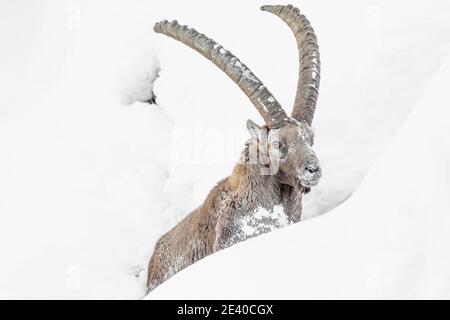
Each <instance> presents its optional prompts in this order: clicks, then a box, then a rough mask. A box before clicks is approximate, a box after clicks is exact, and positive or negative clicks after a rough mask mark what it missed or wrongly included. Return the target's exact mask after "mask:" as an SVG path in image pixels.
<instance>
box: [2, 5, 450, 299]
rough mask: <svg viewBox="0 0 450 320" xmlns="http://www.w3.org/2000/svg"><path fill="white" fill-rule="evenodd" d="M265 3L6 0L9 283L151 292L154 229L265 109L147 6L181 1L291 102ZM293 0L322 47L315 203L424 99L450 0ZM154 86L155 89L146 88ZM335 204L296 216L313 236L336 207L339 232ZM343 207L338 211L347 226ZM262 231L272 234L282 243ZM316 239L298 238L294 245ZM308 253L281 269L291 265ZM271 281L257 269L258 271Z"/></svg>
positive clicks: (102, 293)
mask: <svg viewBox="0 0 450 320" xmlns="http://www.w3.org/2000/svg"><path fill="white" fill-rule="evenodd" d="M269 3H270V2H269ZM280 3H282V2H280ZM221 4H222V3H221ZM263 4H267V1H266V0H252V1H228V2H226V5H225V4H223V5H218V2H217V1H207V0H202V1H196V2H195V3H193V2H191V1H181V0H164V1H163V0H128V1H108V0H98V1H91V0H77V1H55V0H41V1H39V2H37V1H36V2H33V1H25V0H22V1H2V2H1V3H0V25H1V28H0V43H1V50H0V87H1V88H2V91H1V95H0V259H1V262H2V264H1V265H0V297H1V298H22V299H24V298H58V299H67V298H83V299H89V298H104V299H105V298H141V297H143V296H144V295H145V281H146V268H147V263H148V260H149V257H150V256H151V254H152V250H153V246H154V243H155V242H156V240H157V239H158V237H160V236H161V235H162V234H163V233H164V232H166V231H167V230H169V229H170V228H171V227H172V226H173V225H174V224H176V223H177V222H179V221H180V220H181V219H182V218H183V217H184V216H185V215H186V214H187V213H188V212H191V211H192V210H193V209H194V208H196V207H197V206H199V205H200V203H201V202H202V201H203V200H204V199H205V197H206V195H207V193H208V192H209V190H210V189H211V187H212V186H214V185H215V184H216V182H217V181H219V180H220V179H222V178H224V177H226V176H227V175H229V174H230V172H231V170H232V168H233V166H234V164H235V162H236V160H237V159H238V157H239V153H240V151H241V150H242V147H243V145H244V142H245V141H246V139H248V132H247V130H246V129H245V121H246V120H247V119H249V118H250V119H253V120H254V121H256V122H258V123H260V121H261V120H260V117H259V115H258V114H257V112H256V110H255V109H254V108H252V107H251V104H250V103H249V102H248V99H247V98H246V97H245V95H243V94H242V93H241V92H240V91H239V90H238V89H237V88H236V86H235V85H234V84H233V83H232V82H231V81H230V80H229V79H228V78H227V77H226V76H224V75H223V74H222V73H221V72H220V71H219V70H217V68H216V67H215V66H213V65H212V64H210V63H207V61H205V60H204V58H203V57H201V56H199V55H198V54H197V53H195V52H193V51H192V50H190V49H188V48H184V47H182V46H180V44H179V43H176V42H175V41H173V40H171V39H166V38H164V37H161V36H160V35H157V34H155V33H154V32H153V30H152V27H153V24H154V23H155V22H156V21H160V20H161V19H178V20H179V21H180V23H185V24H188V25H190V26H192V27H195V28H197V29H198V30H201V31H202V32H205V33H206V34H207V35H209V36H211V37H212V38H214V39H216V40H217V41H219V42H220V43H221V44H222V45H224V46H225V47H226V48H228V49H230V50H232V52H233V53H235V54H236V55H237V56H239V57H240V58H241V59H242V60H243V61H244V62H245V63H246V64H248V66H249V67H251V68H252V70H253V71H254V72H255V74H257V75H258V77H260V78H261V80H263V81H264V83H265V85H267V87H268V88H270V89H271V91H272V92H273V93H274V95H275V96H276V97H277V99H278V100H279V101H280V103H282V104H283V105H284V106H286V108H287V111H288V112H289V111H290V106H291V105H292V101H293V99H294V96H295V92H294V91H295V90H294V88H295V84H296V82H297V75H298V73H297V72H298V65H297V62H298V61H297V59H298V58H297V50H296V47H295V40H294V39H293V37H292V34H291V32H290V31H289V30H288V29H287V28H286V26H284V25H283V23H282V22H281V21H279V20H278V19H276V18H275V17H273V16H270V15H267V14H264V13H263V12H261V11H260V10H259V7H260V6H261V5H263ZM294 4H296V5H298V6H299V7H300V9H301V10H302V11H303V12H304V13H305V14H306V15H307V17H308V18H309V19H310V20H311V22H312V23H313V26H314V28H315V31H316V33H317V35H318V38H319V43H320V48H321V56H322V64H323V68H322V70H323V71H322V80H321V89H320V96H319V104H318V109H317V113H316V121H315V123H314V127H315V131H316V145H315V151H316V152H317V154H318V156H319V159H320V161H321V163H322V167H323V171H324V176H323V178H322V181H321V184H320V185H319V186H317V187H316V188H314V190H313V191H312V192H311V193H310V194H309V195H308V197H305V202H304V208H305V210H304V217H305V218H308V217H314V216H317V215H320V214H323V213H325V212H327V211H329V210H330V209H333V208H334V207H336V206H337V205H338V204H339V203H342V202H343V201H344V200H345V199H347V198H348V197H349V196H350V195H351V194H352V192H353V191H354V190H355V189H356V187H357V186H358V185H359V183H360V182H361V180H362V178H363V177H364V176H365V174H366V173H367V170H368V168H369V167H370V165H371V164H372V163H373V161H374V160H375V159H376V158H377V157H378V156H379V154H380V153H381V151H382V150H383V149H384V147H385V145H386V144H387V143H388V142H389V141H390V140H391V138H392V136H393V135H394V133H395V132H396V130H397V129H398V128H399V127H400V125H401V124H402V123H403V121H404V120H405V118H406V117H407V115H408V114H409V112H410V111H411V109H412V108H413V106H414V105H415V104H416V103H417V100H418V99H419V97H420V95H421V94H422V93H423V91H424V89H425V88H426V86H427V85H428V84H429V82H430V81H431V78H432V77H433V75H434V74H435V73H436V71H437V70H438V69H439V67H440V65H441V64H442V61H443V59H444V58H445V56H446V54H447V53H448V52H449V49H450V38H449V37H448V34H450V23H449V19H448V17H449V12H450V2H449V1H446V0H435V1H428V2H427V3H426V4H425V3H424V2H423V0H404V1H395V2H393V1H376V2H374V1H360V0H341V1H335V0H321V1H315V0H303V1H301V2H297V3H294ZM230 21H233V23H230ZM219 22H220V23H219ZM158 70H159V71H160V72H159V75H160V77H159V78H158V80H157V81H156V82H155V83H154V86H153V83H152V81H153V80H154V78H155V76H156V72H157V71H158ZM152 90H153V91H154V92H155V93H156V95H157V103H158V106H154V105H148V104H146V103H142V102H139V101H145V100H148V98H149V96H148V95H149V93H150V92H151V91H152ZM430 106H431V105H430ZM433 107H434V106H433ZM424 130H425V129H424ZM425 131H426V130H425ZM424 135H425V136H427V135H426V132H424ZM422 167H425V166H422ZM424 175H425V174H424ZM420 179H422V178H420ZM420 179H418V180H420ZM421 186H422V189H423V190H422V191H421V192H425V191H426V188H429V186H425V185H421ZM336 215H337V214H336ZM334 216H335V214H332V215H331V216H330V217H323V218H321V219H319V220H317V221H314V223H312V224H311V227H308V226H309V225H310V223H309V222H306V223H305V224H304V225H303V226H301V232H300V231H296V230H297V227H294V228H292V229H291V228H290V229H287V230H286V234H289V233H290V232H291V233H292V235H293V236H294V235H297V233H299V234H300V233H301V234H305V235H302V237H306V234H307V233H308V231H305V230H308V228H313V227H312V226H313V225H314V226H315V225H316V223H317V224H324V225H325V224H326V226H328V230H327V229H325V230H326V232H328V233H326V232H325V231H323V232H320V234H321V235H322V237H323V239H322V238H320V240H321V243H320V245H322V246H325V247H326V246H327V245H331V244H329V243H328V240H329V239H333V238H332V236H331V235H332V234H333V232H336V234H337V235H341V233H342V234H344V235H346V234H347V231H346V229H342V226H341V225H342V222H341V221H342V220H343V218H339V219H336V220H334V219H335V218H334ZM423 216H424V217H426V214H425V213H424V214H423ZM330 220H331V221H330ZM350 220H351V219H350V218H349V221H350ZM327 221H330V222H327ZM332 221H338V222H339V226H340V227H337V226H336V231H333V230H334V229H335V228H334V227H332V223H333V222H332ZM352 221H353V220H352ZM386 223H387V222H386ZM349 225H352V226H353V224H350V223H349ZM321 228H322V227H321ZM323 228H326V227H323ZM317 229H318V230H319V229H320V228H319V227H317ZM424 229H426V226H424ZM310 232H311V233H315V232H318V231H315V229H314V231H310ZM329 233H330V234H331V235H330V234H329ZM281 234H283V235H284V234H285V233H284V231H283V232H282V233H281ZM281 234H276V233H275V234H271V235H270V236H269V238H267V239H272V236H273V237H274V239H277V237H281ZM337 235H335V237H337ZM399 236H400V235H399ZM355 238H356V240H354V241H355V242H359V241H361V240H360V239H358V238H357V237H356V236H355ZM302 239H303V238H302ZM305 239H309V238H305ZM311 239H314V238H311ZM262 241H265V240H262ZM267 241H268V243H270V244H271V245H270V246H267V250H269V252H270V251H278V250H282V248H286V245H284V246H281V247H277V246H276V245H277V241H276V240H274V242H273V244H274V245H272V240H270V241H269V240H267ZM279 241H280V243H283V244H284V243H285V241H284V240H283V241H281V239H280V240H279ZM295 241H297V240H295ZM311 241H318V240H317V239H316V240H311ZM333 241H336V240H335V239H333ZM349 241H350V240H349ZM252 243H253V242H250V243H249V244H248V245H252ZM308 243H309V242H308ZM245 245H247V244H245ZM309 245H312V244H309ZM318 245H319V244H318ZM258 246H259V245H258ZM307 248H310V247H303V249H302V246H300V245H299V243H295V245H294V252H297V251H300V250H308V249H307ZM310 249H311V250H312V249H313V248H312V247H311V248H310ZM315 249H316V248H315ZM283 250H284V249H283ZM316 251H317V250H316ZM223 254H224V255H225V254H228V253H227V252H224V253H223ZM230 254H231V252H230ZM274 254H275V253H274V252H272V253H271V255H272V256H274ZM358 254H360V253H358ZM233 255H234V254H233ZM302 255H304V253H303V254H302ZM324 255H325V256H328V254H327V253H326V252H324ZM252 257H253V258H254V256H253V255H252ZM214 259H216V258H215V257H214ZM212 261H214V260H212ZM312 262H313V261H312ZM312 262H311V263H312ZM304 264H305V261H304V260H303V259H302V260H301V263H298V264H291V265H290V266H289V265H286V266H285V268H283V269H282V270H279V269H274V270H273V273H276V274H280V275H282V274H284V273H285V272H286V273H287V274H292V273H295V274H298V273H299V271H297V270H298V269H300V266H303V265H304ZM226 265H227V266H228V267H227V268H232V266H230V265H229V264H228V263H227V264H226ZM311 266H314V268H313V267H311V269H310V270H315V268H318V267H316V266H315V265H314V264H311ZM199 267H200V266H199ZM236 267H238V266H236ZM303 268H304V267H303ZM194 270H196V268H194ZM305 271H306V269H305ZM318 271H320V268H319V269H318ZM189 272H190V271H189ZM192 272H195V271H192ZM374 272H375V274H376V272H378V271H374ZM244 274H245V273H244ZM193 279H194V278H193ZM237 279H239V278H237ZM312 279H315V278H314V276H312ZM180 281H181V280H180ZM324 281H325V279H324ZM267 282H268V281H265V280H264V279H261V286H268V284H267ZM271 282H274V281H271ZM174 283H179V282H178V281H175V280H174ZM324 283H325V282H324ZM332 284H333V283H330V287H332ZM168 285H171V282H170V283H168ZM272 285H276V283H275V284H272ZM302 285H303V286H304V283H303V282H302ZM219 287H220V286H219ZM295 287H298V286H297V285H295ZM186 288H187V287H186ZM268 288H270V286H269V287H268ZM241 289H242V288H240V291H241V292H242V294H244V293H245V290H243V289H242V290H241ZM161 290H165V289H164V288H161ZM264 291H265V289H264V290H261V291H260V292H261V294H263V293H264ZM162 292H164V291H161V293H160V294H163V293H162ZM279 292H284V291H279ZM233 293H234V291H233ZM321 293H322V291H321ZM156 294H157V293H155V295H156Z"/></svg>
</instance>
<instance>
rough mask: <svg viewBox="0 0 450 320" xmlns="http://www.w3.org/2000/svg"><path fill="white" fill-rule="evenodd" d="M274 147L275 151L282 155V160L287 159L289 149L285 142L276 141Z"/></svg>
mask: <svg viewBox="0 0 450 320" xmlns="http://www.w3.org/2000/svg"><path fill="white" fill-rule="evenodd" d="M272 147H273V148H274V149H276V150H278V152H279V153H280V158H281V159H282V160H283V159H286V157H287V154H288V148H287V146H286V145H285V144H284V143H283V142H281V141H279V140H276V141H274V142H272Z"/></svg>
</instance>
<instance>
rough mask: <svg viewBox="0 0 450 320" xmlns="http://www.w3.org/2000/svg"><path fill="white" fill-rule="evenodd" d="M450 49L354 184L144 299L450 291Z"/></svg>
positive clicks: (446, 294) (443, 294) (444, 294)
mask: <svg viewBox="0 0 450 320" xmlns="http://www.w3.org/2000/svg"><path fill="white" fill-rule="evenodd" d="M449 81H450V57H449V58H448V59H447V61H446V63H445V65H444V66H443V67H442V69H441V70H440V72H439V73H438V74H437V75H436V76H435V78H434V80H433V81H432V83H431V84H430V86H429V88H428V89H427V91H426V93H425V94H424V95H423V96H422V98H421V100H420V103H419V104H418V105H417V107H416V108H415V110H414V111H413V113H412V114H411V116H410V117H409V119H408V120H407V122H406V124H405V125H404V126H403V128H402V129H401V131H400V132H399V134H398V135H397V137H396V138H395V139H394V141H393V142H392V143H391V144H390V145H389V147H388V149H387V150H386V151H385V152H384V154H383V156H382V157H381V158H380V159H379V161H378V162H377V163H376V164H375V165H374V167H373V168H372V169H371V171H370V173H369V175H368V176H367V178H366V179H365V180H364V182H363V183H362V185H361V186H360V188H359V189H358V190H357V191H356V192H355V193H354V195H353V196H352V197H351V198H350V199H349V200H348V201H347V202H345V203H344V204H343V205H341V206H339V207H338V208H336V209H335V210H333V211H332V212H330V213H329V214H327V215H323V216H321V217H319V218H316V219H312V220H308V221H306V222H303V223H300V224H297V225H294V226H291V227H287V228H286V229H282V230H279V231H277V232H273V233H270V234H266V235H264V236H261V237H259V238H255V239H252V240H248V241H246V242H244V243H241V244H238V245H236V246H235V247H232V248H230V249H227V250H224V251H222V252H219V253H216V254H214V255H212V256H210V257H207V258H206V259H204V260H202V261H200V262H198V263H197V264H194V265H193V266H191V267H189V268H187V269H186V270H184V271H182V272H180V273H179V274H177V275H175V276H174V277H173V278H172V279H171V280H169V281H167V282H166V283H164V284H162V285H161V286H160V287H158V288H157V289H155V291H154V292H152V293H151V294H150V295H149V296H148V298H156V299H159V298H185V299H187V298H189V299H197V298H199V299H201V298H234V299H236V298H260V299H278V298H286V299H290V298H297V299H311V298H345V299H347V298H394V299H395V298H450V250H449V248H450V214H449V212H450V198H449V196H448V195H449V191H450V165H449V163H450V109H449V108H448V105H449V103H450V95H449V94H448V90H447V86H448V83H449Z"/></svg>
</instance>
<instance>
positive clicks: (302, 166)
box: [247, 118, 322, 189]
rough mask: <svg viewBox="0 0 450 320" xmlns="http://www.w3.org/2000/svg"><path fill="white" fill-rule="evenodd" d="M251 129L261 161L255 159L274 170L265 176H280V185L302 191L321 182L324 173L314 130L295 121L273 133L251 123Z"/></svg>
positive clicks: (249, 121) (269, 170) (249, 128)
mask: <svg viewBox="0 0 450 320" xmlns="http://www.w3.org/2000/svg"><path fill="white" fill-rule="evenodd" d="M247 129H248V130H249V132H250V134H251V136H252V138H253V139H254V141H255V142H256V143H257V155H258V158H256V157H255V159H257V160H258V161H260V162H261V163H262V164H267V168H270V169H268V170H267V171H262V172H261V173H262V174H266V175H269V174H273V175H277V180H278V181H279V182H280V183H282V184H287V185H290V186H291V187H293V188H299V189H301V188H303V189H305V188H310V187H313V186H315V185H316V184H317V183H318V182H319V179H320V177H321V175H322V171H321V169H320V166H319V160H318V159H317V157H316V155H315V153H314V151H313V150H312V145H313V143H314V131H313V129H312V127H311V126H309V125H308V124H306V123H305V122H300V121H297V120H295V119H292V118H291V119H289V121H287V122H286V123H285V124H284V125H283V126H281V127H280V128H277V129H270V128H268V127H263V128H261V127H259V126H258V125H256V124H255V123H254V122H253V121H251V120H248V122H247Z"/></svg>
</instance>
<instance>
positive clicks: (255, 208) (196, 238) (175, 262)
mask: <svg viewBox="0 0 450 320" xmlns="http://www.w3.org/2000/svg"><path fill="white" fill-rule="evenodd" d="M261 10H263V11H268V12H271V13H273V14H275V15H277V16H278V17H280V18H281V19H282V20H283V21H284V22H285V23H286V24H287V25H288V26H289V27H290V28H291V30H292V31H293V33H294V35H295V39H296V40H297V47H298V51H299V61H300V70H299V79H298V84H297V93H296V97H295V101H294V107H293V111H292V115H291V117H289V116H288V115H287V114H286V112H285V111H284V110H283V108H282V107H281V105H280V104H279V103H278V102H277V100H276V99H275V98H274V96H273V95H272V94H271V93H270V92H269V90H268V89H267V88H266V87H265V86H264V85H263V84H262V82H261V81H260V80H259V79H258V78H257V77H256V76H255V75H254V74H253V73H252V72H251V70H250V69H249V68H248V67H247V66H246V65H245V64H243V63H242V62H241V61H240V60H239V59H238V58H237V57H235V56H234V55H233V54H232V53H231V52H230V51H228V50H225V49H224V48H223V47H222V46H221V45H219V44H217V43H216V42H215V41H213V40H212V39H210V38H208V37H206V36H205V35H204V34H201V33H198V32H197V31H196V30H194V29H189V28H188V27H186V26H181V25H179V24H178V22H177V21H172V22H168V21H167V20H164V21H162V22H159V23H156V24H155V26H154V30H155V32H157V33H162V34H165V35H166V36H169V37H171V38H174V39H176V40H178V41H180V42H182V43H184V44H185V45H187V46H189V47H191V48H192V49H194V50H196V51H198V52H199V53H201V54H202V55H203V56H204V57H205V58H207V59H208V60H210V61H212V62H213V63H214V64H215V65H216V66H218V67H219V68H220V69H221V70H222V71H223V72H225V74H226V75H228V76H229V77H230V78H231V79H232V80H233V81H234V82H235V83H236V84H237V85H238V86H239V88H240V89H241V90H242V91H243V92H244V93H245V94H246V95H247V96H248V98H249V99H250V101H251V102H252V103H253V105H254V106H255V107H256V109H257V110H258V111H259V113H260V114H261V116H262V117H263V119H264V121H265V125H264V126H262V127H259V126H258V125H256V124H255V123H254V122H252V121H251V120H248V121H247V128H248V131H249V132H250V136H251V138H250V139H249V140H248V141H247V142H246V144H245V148H244V150H243V152H242V155H241V159H240V161H239V162H238V164H237V165H236V166H235V168H234V170H233V173H232V174H231V176H230V177H228V178H226V179H224V180H222V181H220V182H219V183H218V184H217V185H216V186H215V187H214V188H213V189H212V190H211V191H210V193H209V195H208V196H207V198H206V200H205V202H204V203H203V205H202V206H200V207H199V208H197V209H196V210H194V211H193V212H192V213H190V214H189V215H188V216H187V217H186V218H185V219H184V220H183V221H181V222H180V223H179V224H178V225H176V226H175V227H174V228H173V229H172V230H170V231H169V232H167V233H166V234H165V235H164V236H162V237H161V239H160V240H159V241H158V242H157V244H156V246H155V250H154V253H153V256H152V257H151V259H150V263H149V269H148V280H147V281H148V282H147V286H148V288H149V290H152V289H153V288H155V287H156V286H158V285H159V284H161V283H162V282H163V281H165V280H167V279H168V278H169V277H171V276H172V275H173V274H175V273H176V272H178V271H180V270H181V269H183V268H185V267H187V266H189V265H191V264H193V263H194V262H196V261H197V260H199V259H201V258H203V257H205V256H207V255H209V254H211V253H213V252H216V251H218V250H220V249H223V248H226V247H228V246H230V245H232V244H234V243H236V242H239V241H242V240H245V239H247V238H250V237H253V236H256V235H258V234H261V233H264V232H267V231H270V230H271V229H273V228H278V227H281V226H283V225H285V224H288V223H295V222H298V221H299V220H300V216H301V212H302V205H301V200H302V194H303V193H306V192H308V191H309V189H310V188H311V187H312V186H315V185H316V184H317V183H318V181H319V179H320V176H321V169H320V166H319V161H318V160H317V157H316V156H315V154H314V152H313V150H312V149H311V146H312V144H313V137H314V134H313V130H312V128H311V123H312V120H313V116H314V110H315V107H316V101H317V96H318V90H319V82H320V57H319V48H318V45H317V38H316V35H315V33H314V30H313V28H312V27H311V25H310V23H309V21H308V20H307V19H306V17H305V16H304V15H303V14H300V11H299V10H298V9H297V8H294V7H293V6H291V5H287V6H281V5H276V6H269V5H267V6H263V7H261Z"/></svg>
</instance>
